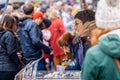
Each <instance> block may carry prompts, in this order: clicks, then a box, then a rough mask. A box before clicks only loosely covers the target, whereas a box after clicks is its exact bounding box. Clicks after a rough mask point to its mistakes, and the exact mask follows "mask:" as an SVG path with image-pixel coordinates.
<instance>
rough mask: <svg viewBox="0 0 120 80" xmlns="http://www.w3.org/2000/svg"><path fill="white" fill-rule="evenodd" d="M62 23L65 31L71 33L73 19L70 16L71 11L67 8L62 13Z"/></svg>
mask: <svg viewBox="0 0 120 80" xmlns="http://www.w3.org/2000/svg"><path fill="white" fill-rule="evenodd" d="M62 21H63V23H64V26H65V28H66V30H67V31H71V30H72V27H73V24H74V18H73V15H72V9H71V8H67V9H65V11H64V12H62Z"/></svg>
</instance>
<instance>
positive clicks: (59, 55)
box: [48, 9, 66, 67]
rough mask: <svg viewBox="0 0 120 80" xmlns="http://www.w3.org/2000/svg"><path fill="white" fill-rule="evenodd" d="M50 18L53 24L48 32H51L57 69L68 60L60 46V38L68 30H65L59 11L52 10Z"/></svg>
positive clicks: (51, 43)
mask: <svg viewBox="0 0 120 80" xmlns="http://www.w3.org/2000/svg"><path fill="white" fill-rule="evenodd" d="M48 17H49V19H50V20H51V22H52V24H51V25H50V27H49V28H48V30H50V32H51V38H50V45H51V47H52V49H53V56H54V65H55V67H56V66H57V65H61V63H62V60H63V59H65V58H66V55H65V53H64V51H63V50H62V49H61V48H60V47H59V45H58V39H59V37H60V36H61V35H62V34H63V33H64V32H65V31H66V30H65V27H64V25H63V22H62V20H61V19H60V15H59V13H58V11H56V10H53V9H52V10H51V11H50V13H49V15H48Z"/></svg>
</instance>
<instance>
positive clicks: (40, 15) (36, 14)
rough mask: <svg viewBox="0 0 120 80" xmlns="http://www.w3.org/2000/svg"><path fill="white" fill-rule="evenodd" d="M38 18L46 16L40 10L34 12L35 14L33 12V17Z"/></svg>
mask: <svg viewBox="0 0 120 80" xmlns="http://www.w3.org/2000/svg"><path fill="white" fill-rule="evenodd" d="M37 18H41V19H43V18H44V15H43V13H42V12H40V11H38V12H34V14H33V19H34V20H35V19H37Z"/></svg>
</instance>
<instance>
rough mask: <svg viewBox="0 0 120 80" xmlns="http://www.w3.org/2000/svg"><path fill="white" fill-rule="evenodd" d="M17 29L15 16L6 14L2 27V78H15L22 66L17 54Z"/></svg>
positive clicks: (0, 63)
mask: <svg viewBox="0 0 120 80" xmlns="http://www.w3.org/2000/svg"><path fill="white" fill-rule="evenodd" d="M16 30H17V22H16V20H15V18H14V17H13V16H10V15H5V18H4V21H3V24H2V26H1V27H0V46H1V47H0V80H14V77H15V75H16V74H17V72H18V71H19V70H20V69H21V68H22V64H21V62H20V60H19V58H18V56H17V44H16V40H15V32H16Z"/></svg>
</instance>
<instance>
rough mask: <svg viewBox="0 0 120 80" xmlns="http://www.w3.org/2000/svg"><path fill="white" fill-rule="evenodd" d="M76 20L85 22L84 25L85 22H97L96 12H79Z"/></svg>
mask: <svg viewBox="0 0 120 80" xmlns="http://www.w3.org/2000/svg"><path fill="white" fill-rule="evenodd" d="M76 18H77V19H79V20H81V21H82V22H83V24H84V23H85V22H88V21H93V20H95V12H94V11H92V10H84V11H79V12H78V13H77V14H76V15H75V17H74V19H76Z"/></svg>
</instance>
